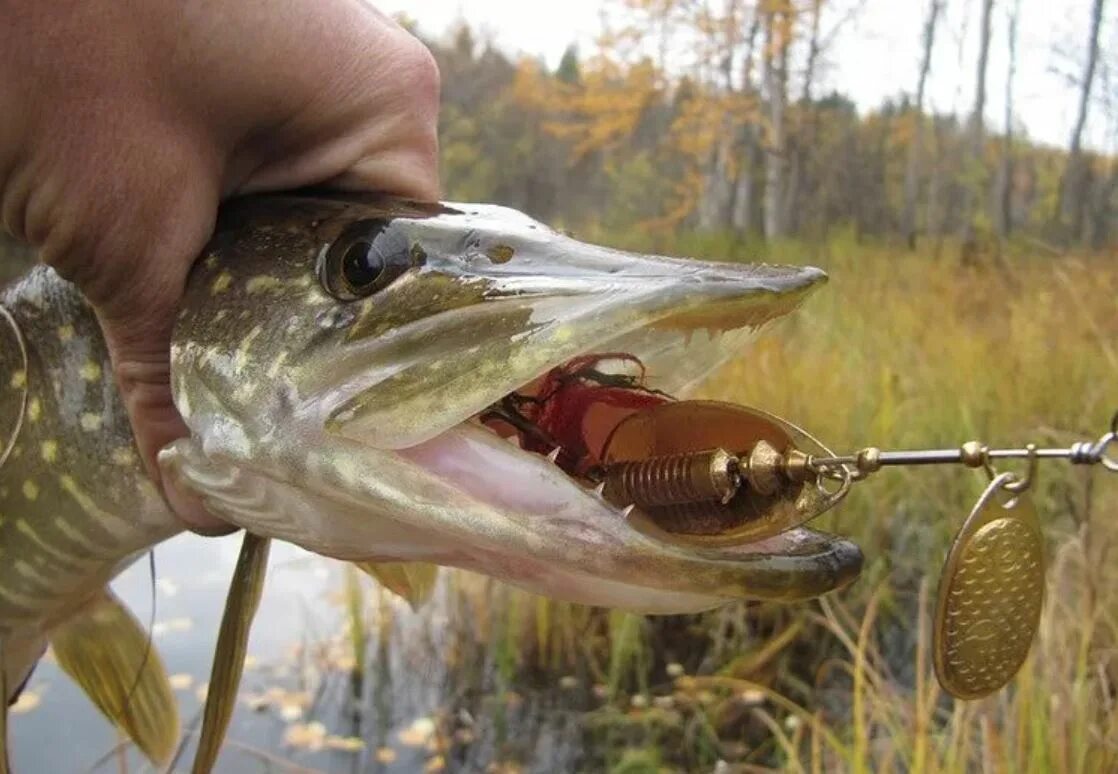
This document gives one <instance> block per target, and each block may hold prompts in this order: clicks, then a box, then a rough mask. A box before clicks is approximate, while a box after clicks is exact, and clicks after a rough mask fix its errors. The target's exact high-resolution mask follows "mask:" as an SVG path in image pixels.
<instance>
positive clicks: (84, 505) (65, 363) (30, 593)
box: [0, 267, 180, 698]
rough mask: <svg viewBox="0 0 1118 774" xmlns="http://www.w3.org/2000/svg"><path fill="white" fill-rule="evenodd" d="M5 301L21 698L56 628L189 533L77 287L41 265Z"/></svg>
mask: <svg viewBox="0 0 1118 774" xmlns="http://www.w3.org/2000/svg"><path fill="white" fill-rule="evenodd" d="M0 303H2V304H3V306H4V308H5V309H6V310H7V311H8V312H9V314H10V315H11V318H12V319H11V320H7V319H4V320H0V380H2V381H0V449H2V448H4V447H6V446H8V445H9V444H10V445H11V451H10V454H9V456H8V459H7V460H6V462H4V464H3V467H2V469H0V645H3V646H4V647H3V648H2V654H3V659H4V667H5V672H6V682H5V684H6V686H7V687H8V693H9V694H11V695H14V692H15V690H16V689H17V688H18V686H19V685H20V684H21V683H22V682H23V680H24V679H25V677H26V674H27V672H28V670H29V669H30V668H31V666H32V665H33V662H34V660H35V659H36V658H37V657H38V655H39V651H40V650H41V643H42V642H43V641H44V640H45V638H46V636H47V635H48V634H49V632H50V630H51V629H52V628H53V627H54V626H55V625H57V624H59V623H61V622H63V621H64V620H66V619H67V618H68V617H70V616H71V615H72V614H74V613H75V612H76V611H77V610H80V609H81V608H82V607H83V606H84V605H85V604H87V603H88V602H89V601H90V600H91V599H92V598H93V597H94V596H95V595H97V594H99V593H100V592H101V590H102V589H103V588H104V587H105V584H106V583H107V582H108V581H109V580H110V579H111V578H112V577H113V576H114V575H115V574H116V573H118V572H119V571H120V570H121V569H123V567H124V566H126V565H127V564H128V563H129V562H130V561H132V560H133V559H135V558H136V556H137V555H139V554H141V553H142V552H143V551H144V550H145V549H146V548H148V547H150V546H151V545H153V544H155V543H157V542H159V541H160V540H163V539H165V538H167V537H170V536H171V535H173V534H175V533H176V532H178V531H179V529H180V528H179V527H178V526H177V523H176V521H175V520H174V518H173V516H172V514H171V512H170V511H169V509H168V508H167V507H166V506H165V505H164V503H163V500H162V499H161V498H160V497H159V495H158V493H157V492H156V489H155V487H154V485H153V484H152V483H151V481H150V479H149V478H148V477H147V476H146V474H145V471H144V469H143V465H142V463H141V461H140V458H139V455H138V452H137V450H136V446H135V442H134V440H133V437H132V432H131V427H130V425H129V421H128V416H127V413H126V412H125V409H124V405H123V403H122V402H121V399H120V396H119V394H118V393H117V390H116V386H115V383H114V380H113V377H112V371H111V368H110V364H109V358H108V352H107V350H106V348H105V343H104V340H103V338H102V336H101V331H100V328H99V326H98V324H97V321H96V318H95V317H94V315H93V312H92V310H91V309H90V307H89V306H88V304H87V303H86V302H85V301H84V299H83V298H82V296H81V295H80V294H79V293H78V291H77V290H76V288H75V287H74V286H73V285H71V284H70V283H68V282H66V281H64V280H63V279H61V278H60V277H59V276H58V275H57V274H55V273H54V272H53V271H52V270H51V269H49V268H46V267H38V268H35V269H33V270H32V271H31V272H30V273H28V274H27V275H26V276H24V277H23V278H22V279H21V280H19V281H17V282H16V283H14V284H12V285H11V286H9V287H8V288H7V289H6V290H5V291H4V292H3V294H2V295H0ZM13 322H14V324H15V326H17V327H18V334H17V332H16V330H15V329H14V328H13V325H12V323H13ZM20 337H22V346H21V342H20ZM24 350H25V352H26V358H25V356H24ZM25 360H26V362H25ZM9 698H10V696H9Z"/></svg>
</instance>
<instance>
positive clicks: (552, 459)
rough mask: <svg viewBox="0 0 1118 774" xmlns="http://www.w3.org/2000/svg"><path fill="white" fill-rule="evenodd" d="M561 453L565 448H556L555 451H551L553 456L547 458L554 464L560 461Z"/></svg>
mask: <svg viewBox="0 0 1118 774" xmlns="http://www.w3.org/2000/svg"><path fill="white" fill-rule="evenodd" d="M561 451H563V447H562V446H556V447H555V448H554V449H552V450H551V454H549V455H547V458H548V459H549V460H551V461H552V462H557V461H558V460H559V453H560V452H561Z"/></svg>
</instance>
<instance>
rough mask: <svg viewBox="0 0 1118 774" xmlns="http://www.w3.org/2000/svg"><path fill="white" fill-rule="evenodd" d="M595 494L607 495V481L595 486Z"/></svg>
mask: <svg viewBox="0 0 1118 774" xmlns="http://www.w3.org/2000/svg"><path fill="white" fill-rule="evenodd" d="M594 494H596V495H598V497H605V494H606V482H605V481H603V482H602V483H600V484H598V485H597V486H596V487H594Z"/></svg>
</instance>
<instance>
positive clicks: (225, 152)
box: [0, 0, 439, 532]
mask: <svg viewBox="0 0 1118 774" xmlns="http://www.w3.org/2000/svg"><path fill="white" fill-rule="evenodd" d="M438 92H439V76H438V70H437V68H436V66H435V64H434V60H433V59H432V58H431V56H430V53H429V52H428V51H427V49H426V48H425V47H424V46H423V45H422V44H421V43H420V42H419V41H417V40H416V39H415V38H413V37H412V36H411V35H409V34H408V33H407V32H406V31H405V30H403V29H402V28H401V27H399V25H397V24H395V23H394V22H393V21H391V20H390V19H388V18H387V17H386V16H384V15H383V14H381V13H379V12H378V11H375V10H373V9H372V8H370V7H368V6H366V5H364V4H363V3H362V2H361V0H268V1H267V2H264V1H263V0H194V1H193V2H189V3H183V2H181V0H8V2H5V3H2V4H0V116H3V120H2V121H0V217H2V222H3V224H4V226H5V228H6V229H7V230H8V231H10V232H11V233H12V234H13V235H15V236H16V237H17V238H19V239H22V240H25V241H28V242H30V243H32V244H34V245H36V246H37V247H39V248H40V250H41V256H42V259H43V260H44V261H45V262H46V263H48V264H50V265H51V266H53V267H54V268H55V269H56V270H57V271H58V272H59V273H60V274H61V275H62V276H64V277H66V278H68V279H70V280H72V281H74V282H75V283H76V284H77V285H78V287H79V288H80V289H81V290H82V292H83V293H84V294H85V296H86V297H87V298H88V299H89V300H90V302H91V303H92V304H93V306H94V308H95V310H96V312H97V316H98V319H99V320H100V322H101V326H102V328H103V330H104V333H105V338H106V341H107V342H108V346H109V350H110V354H111V356H112V361H113V368H114V371H115V375H116V379H117V383H118V385H119V387H120V391H121V394H122V396H123V398H124V403H125V406H126V407H127V409H128V413H129V416H130V417H131V419H132V425H133V429H134V431H135V435H136V439H137V443H138V446H139V449H140V451H141V453H142V455H143V458H144V460H145V463H146V464H147V465H148V470H149V472H150V473H151V475H152V476H153V477H156V478H158V468H157V466H156V465H155V456H156V454H157V453H158V451H159V449H161V448H162V447H163V446H164V445H166V444H167V443H169V442H170V441H172V440H174V439H175V438H178V437H181V436H183V435H186V433H187V431H186V427H185V425H184V424H183V421H182V419H181V418H180V417H179V415H178V413H177V412H176V410H175V408H174V405H173V404H172V402H171V392H170V385H169V378H168V377H169V368H170V365H169V349H170V336H171V328H172V324H173V320H174V315H175V312H176V307H177V305H178V302H179V299H180V297H181V295H182V292H183V286H184V283H185V280H186V276H187V273H188V272H189V270H190V266H191V264H192V263H193V261H194V260H195V258H196V257H197V255H198V254H199V252H200V251H201V250H202V248H203V247H204V245H205V242H206V240H207V239H208V238H209V236H210V233H211V231H212V229H213V225H214V219H215V215H216V213H217V208H218V204H219V202H220V201H221V199H223V198H224V197H226V196H229V195H232V194H235V193H245V192H250V191H263V190H282V189H288V188H296V187H299V186H303V185H312V184H319V183H324V184H328V185H332V186H334V187H339V188H351V189H370V190H379V191H385V192H389V193H394V194H398V195H403V196H411V197H415V198H420V199H434V198H437V196H438V193H439V185H438V162H437V137H436V129H437V127H436V121H437V113H438V97H439V94H438ZM164 491H165V493H166V495H167V497H168V500H169V501H170V502H171V503H172V505H173V506H174V508H175V510H176V512H177V513H178V515H179V517H180V518H181V519H182V520H183V521H184V523H185V524H186V525H187V526H188V527H190V528H192V529H195V530H197V531H202V532H207V531H210V532H212V531H216V530H219V529H221V528H222V527H223V526H224V525H223V523H222V522H219V521H217V520H216V519H214V517H212V516H210V515H209V514H207V513H206V512H205V511H204V510H203V509H202V507H201V505H200V504H198V503H195V502H192V501H191V500H190V499H189V498H187V497H185V496H184V495H183V494H182V493H179V492H175V491H171V490H170V488H169V487H165V490H164Z"/></svg>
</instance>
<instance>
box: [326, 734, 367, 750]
mask: <svg viewBox="0 0 1118 774" xmlns="http://www.w3.org/2000/svg"><path fill="white" fill-rule="evenodd" d="M326 748H327V749H329V750H339V751H341V752H361V751H362V750H364V749H365V742H364V740H362V739H359V738H358V737H356V736H337V735H335V734H330V735H329V736H328V737H326Z"/></svg>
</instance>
